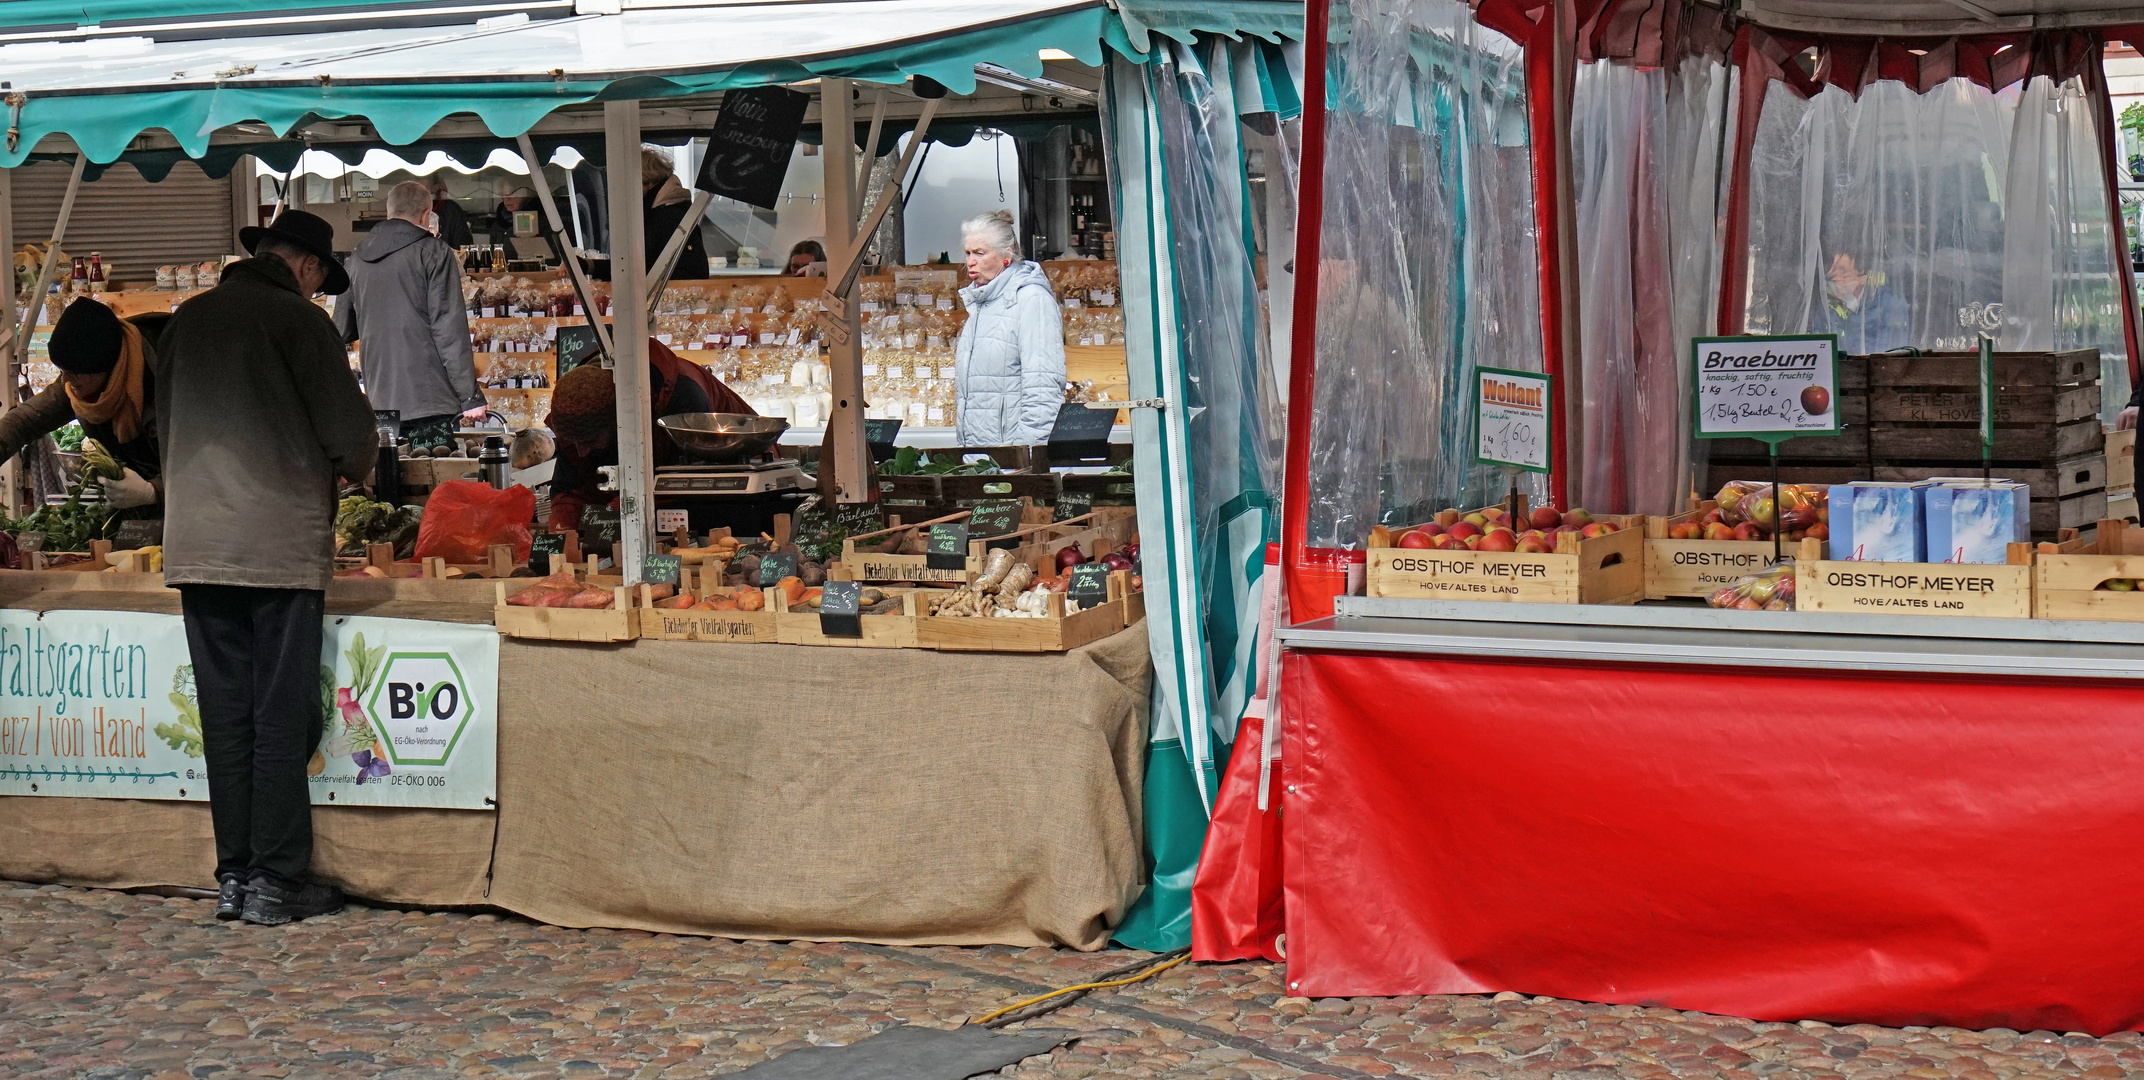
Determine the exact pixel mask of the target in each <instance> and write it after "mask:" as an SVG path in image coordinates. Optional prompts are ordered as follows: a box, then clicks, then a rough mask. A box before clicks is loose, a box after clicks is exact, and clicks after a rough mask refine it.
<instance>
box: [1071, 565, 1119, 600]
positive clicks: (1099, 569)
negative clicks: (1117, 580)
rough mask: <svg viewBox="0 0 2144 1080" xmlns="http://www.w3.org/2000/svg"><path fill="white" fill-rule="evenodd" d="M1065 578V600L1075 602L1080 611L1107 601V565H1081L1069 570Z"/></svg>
mask: <svg viewBox="0 0 2144 1080" xmlns="http://www.w3.org/2000/svg"><path fill="white" fill-rule="evenodd" d="M1067 578H1068V580H1067V581H1066V582H1065V599H1067V600H1071V601H1075V602H1077V603H1078V604H1079V609H1080V610H1081V611H1086V610H1087V609H1089V608H1093V607H1098V606H1100V605H1102V604H1104V603H1107V602H1108V601H1109V564H1108V563H1081V564H1079V565H1078V566H1075V567H1073V568H1072V569H1071V571H1070V572H1069V574H1068V575H1067Z"/></svg>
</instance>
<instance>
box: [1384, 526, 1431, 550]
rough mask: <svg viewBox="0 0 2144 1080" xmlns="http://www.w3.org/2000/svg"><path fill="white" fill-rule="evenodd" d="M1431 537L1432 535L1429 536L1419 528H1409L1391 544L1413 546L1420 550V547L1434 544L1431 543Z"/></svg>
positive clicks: (1405, 546)
mask: <svg viewBox="0 0 2144 1080" xmlns="http://www.w3.org/2000/svg"><path fill="white" fill-rule="evenodd" d="M1432 539H1433V537H1431V536H1430V535H1429V534H1428V533H1425V532H1423V531H1422V530H1420V529H1409V530H1407V531H1406V532H1403V533H1401V534H1400V538H1399V542H1398V543H1396V544H1394V545H1393V546H1394V547H1403V548H1414V549H1417V550H1420V549H1422V548H1427V547H1432V546H1434V545H1433V544H1432V543H1431V540H1432Z"/></svg>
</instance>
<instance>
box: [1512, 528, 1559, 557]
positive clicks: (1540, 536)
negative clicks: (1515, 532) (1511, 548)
mask: <svg viewBox="0 0 2144 1080" xmlns="http://www.w3.org/2000/svg"><path fill="white" fill-rule="evenodd" d="M1515 550H1518V551H1523V552H1525V553H1527V554H1529V555H1543V554H1547V553H1548V552H1551V551H1554V550H1555V544H1554V542H1553V541H1551V540H1550V539H1549V538H1548V534H1547V533H1544V532H1542V531H1541V530H1539V529H1530V530H1528V531H1526V532H1525V533H1523V534H1521V535H1520V536H1519V546H1518V547H1517V548H1516V549H1515Z"/></svg>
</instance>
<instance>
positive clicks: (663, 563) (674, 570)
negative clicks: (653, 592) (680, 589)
mask: <svg viewBox="0 0 2144 1080" xmlns="http://www.w3.org/2000/svg"><path fill="white" fill-rule="evenodd" d="M684 563H685V560H683V559H680V558H678V557H677V556H675V555H648V556H645V557H643V558H642V559H641V562H640V580H642V581H644V582H646V583H648V584H650V585H675V584H677V583H678V577H679V572H680V571H681V570H682V569H683V567H684Z"/></svg>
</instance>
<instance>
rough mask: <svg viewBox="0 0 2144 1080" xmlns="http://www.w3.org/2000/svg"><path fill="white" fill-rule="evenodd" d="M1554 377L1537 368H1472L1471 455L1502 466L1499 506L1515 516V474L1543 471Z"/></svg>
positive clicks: (1550, 435)
mask: <svg viewBox="0 0 2144 1080" xmlns="http://www.w3.org/2000/svg"><path fill="white" fill-rule="evenodd" d="M1554 386H1555V379H1554V377H1553V376H1550V375H1545V374H1542V373H1541V372H1538V371H1510V370H1506V369H1504V368H1490V367H1484V368H1476V369H1474V460H1475V461H1476V462H1477V463H1479V464H1482V465H1494V466H1496V467H1497V468H1499V469H1502V470H1503V472H1504V503H1505V509H1506V511H1507V512H1508V513H1510V514H1511V515H1512V517H1513V518H1514V519H1516V518H1517V516H1518V512H1519V474H1520V473H1528V472H1536V473H1545V472H1548V471H1549V452H1550V447H1551V446H1552V445H1553V439H1554V436H1555V405H1554V403H1555V400H1556V398H1555V393H1554Z"/></svg>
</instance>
